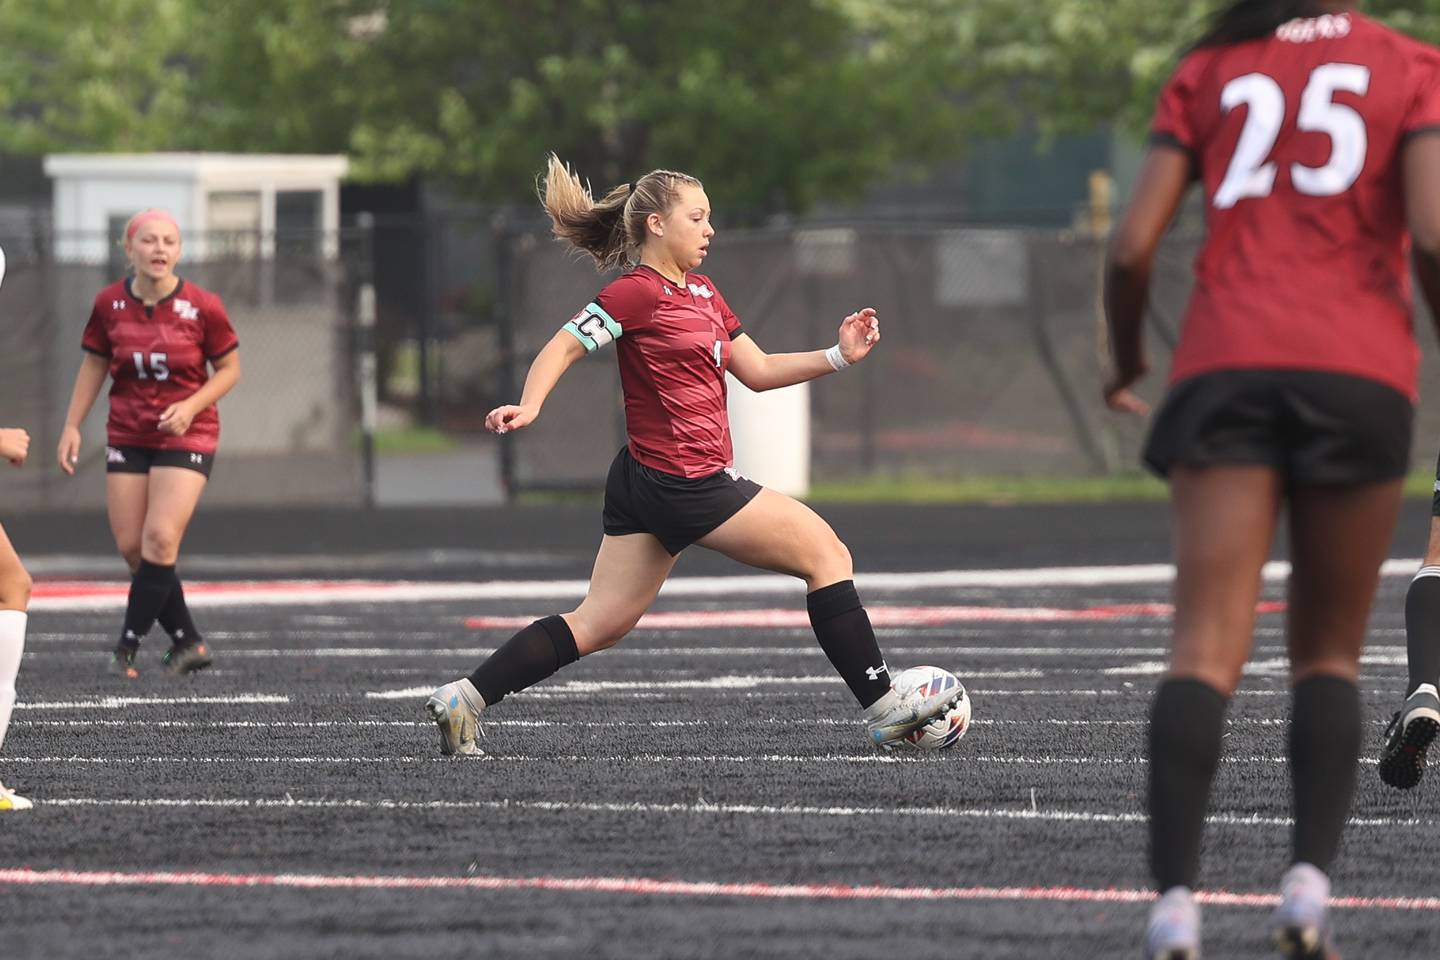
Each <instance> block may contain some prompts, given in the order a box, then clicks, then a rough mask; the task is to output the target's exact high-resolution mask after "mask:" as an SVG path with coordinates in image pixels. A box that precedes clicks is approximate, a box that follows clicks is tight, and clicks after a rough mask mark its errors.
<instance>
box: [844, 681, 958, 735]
mask: <svg viewBox="0 0 1440 960" xmlns="http://www.w3.org/2000/svg"><path fill="white" fill-rule="evenodd" d="M964 696H965V687H964V686H963V685H962V684H960V683H959V682H958V681H957V682H956V683H954V684H953V685H946V686H944V687H943V688H942V689H935V690H932V691H931V692H930V693H929V694H928V695H927V694H925V693H921V692H920V691H919V690H912V691H910V692H909V693H908V694H903V695H902V694H901V693H900V692H899V691H897V690H896V689H895V688H894V687H891V688H890V690H889V692H887V693H886V694H885V696H883V697H881V698H880V699H879V700H876V701H875V702H874V703H872V704H871V705H870V706H868V707H866V708H865V729H866V731H867V732H868V733H869V734H870V742H871V743H873V744H874V745H875V746H877V747H885V748H889V747H892V746H894V745H895V744H897V743H899V742H900V741H901V740H902V739H904V737H905V735H906V734H907V733H910V732H912V731H914V730H918V729H919V728H920V727H923V726H925V724H927V723H929V722H930V721H931V720H934V719H935V718H936V717H938V716H940V715H941V714H942V713H944V712H945V711H946V710H949V709H950V708H951V707H953V706H955V704H956V703H958V702H959V701H960V699H961V698H962V697H964Z"/></svg>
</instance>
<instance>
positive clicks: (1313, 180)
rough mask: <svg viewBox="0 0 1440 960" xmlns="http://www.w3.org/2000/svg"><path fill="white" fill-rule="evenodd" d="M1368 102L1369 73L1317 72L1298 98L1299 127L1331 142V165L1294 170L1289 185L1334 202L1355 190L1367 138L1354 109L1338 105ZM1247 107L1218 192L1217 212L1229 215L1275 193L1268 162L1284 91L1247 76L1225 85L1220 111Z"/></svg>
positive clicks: (1329, 68)
mask: <svg viewBox="0 0 1440 960" xmlns="http://www.w3.org/2000/svg"><path fill="white" fill-rule="evenodd" d="M1341 91H1343V92H1345V93H1353V94H1356V95H1357V96H1361V97H1363V96H1365V94H1366V93H1368V92H1369V91H1370V68H1369V67H1362V66H1360V65H1359V64H1354V63H1327V64H1324V65H1322V66H1319V67H1316V68H1315V70H1314V71H1313V72H1312V73H1311V74H1310V80H1309V81H1308V82H1307V83H1306V84H1305V92H1304V93H1302V94H1301V95H1300V114H1299V116H1298V117H1297V118H1296V121H1295V125H1296V126H1297V127H1299V128H1300V129H1301V130H1303V131H1305V132H1307V133H1323V134H1326V135H1327V136H1328V137H1329V138H1330V143H1331V150H1330V159H1329V160H1327V161H1326V162H1325V165H1324V166H1322V167H1307V166H1306V165H1305V164H1303V163H1292V164H1290V182H1291V184H1293V185H1294V187H1295V189H1296V190H1298V191H1300V192H1301V193H1305V194H1309V195H1310V196H1312V197H1333V196H1335V195H1337V194H1341V193H1344V192H1345V191H1346V190H1349V189H1350V188H1351V187H1352V186H1354V185H1355V181H1356V180H1358V179H1359V178H1360V171H1362V170H1363V169H1364V168H1365V153H1366V150H1367V149H1368V147H1369V136H1368V135H1367V133H1366V130H1365V118H1364V117H1362V116H1360V114H1359V113H1357V112H1356V111H1355V109H1354V108H1353V107H1348V106H1346V105H1345V104H1343V103H1336V102H1335V99H1334V98H1335V94H1336V93H1339V92H1341ZM1241 105H1244V106H1245V107H1246V108H1247V112H1246V114H1245V126H1244V127H1243V128H1242V129H1241V131H1240V142H1239V143H1238V144H1236V146H1235V156H1234V157H1232V158H1231V160H1230V168H1229V169H1228V170H1227V171H1226V172H1225V179H1224V181H1223V182H1221V184H1220V188H1219V189H1218V190H1216V191H1215V208H1216V209H1217V210H1229V209H1230V208H1231V207H1233V206H1235V204H1237V203H1239V202H1240V201H1241V200H1245V199H1248V198H1251V197H1268V196H1269V195H1270V193H1271V191H1272V190H1274V189H1275V175H1276V172H1277V169H1276V164H1275V163H1274V162H1273V161H1272V162H1269V163H1267V162H1266V161H1265V158H1266V157H1268V156H1269V155H1270V151H1271V150H1273V149H1274V148H1275V141H1276V140H1278V139H1279V138H1280V127H1281V126H1282V125H1283V124H1284V122H1285V91H1283V90H1281V89H1280V84H1278V83H1276V82H1275V80H1274V79H1273V78H1272V77H1269V76H1267V75H1266V74H1263V73H1247V74H1246V75H1245V76H1243V77H1236V78H1235V79H1234V80H1231V81H1230V82H1229V83H1227V84H1225V89H1224V90H1222V91H1221V93H1220V106H1221V107H1223V108H1224V110H1225V112H1226V113H1229V112H1230V111H1231V110H1234V109H1235V108H1236V107H1238V106H1241Z"/></svg>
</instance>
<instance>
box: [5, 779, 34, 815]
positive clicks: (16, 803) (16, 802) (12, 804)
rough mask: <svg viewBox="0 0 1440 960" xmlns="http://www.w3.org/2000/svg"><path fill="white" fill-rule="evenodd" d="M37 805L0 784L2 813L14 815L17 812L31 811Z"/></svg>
mask: <svg viewBox="0 0 1440 960" xmlns="http://www.w3.org/2000/svg"><path fill="white" fill-rule="evenodd" d="M34 806H35V804H33V803H31V802H30V801H29V800H26V799H25V798H24V797H22V796H20V794H18V793H16V792H15V791H14V790H11V789H10V788H9V787H7V786H5V784H3V783H0V813H14V812H15V811H17V810H31V809H33V808H34Z"/></svg>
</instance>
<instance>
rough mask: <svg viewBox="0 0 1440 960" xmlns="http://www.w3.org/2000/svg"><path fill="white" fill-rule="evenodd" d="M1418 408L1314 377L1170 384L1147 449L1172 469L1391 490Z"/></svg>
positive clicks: (1201, 378) (1257, 375)
mask: <svg viewBox="0 0 1440 960" xmlns="http://www.w3.org/2000/svg"><path fill="white" fill-rule="evenodd" d="M1414 419H1415V407H1414V405H1413V404H1412V403H1411V402H1410V399H1409V398H1408V397H1406V396H1405V395H1404V394H1403V393H1401V392H1400V391H1398V390H1395V389H1394V388H1393V387H1388V386H1386V385H1385V384H1383V383H1380V382H1378V381H1375V380H1370V379H1368V378H1365V377H1355V376H1350V375H1347V374H1341V373H1326V372H1324V371H1316V370H1222V371H1217V372H1215V373H1206V374H1200V375H1198V376H1194V377H1190V378H1188V379H1186V380H1183V381H1181V382H1180V383H1178V384H1176V385H1175V386H1174V388H1173V389H1172V390H1171V391H1170V395H1169V396H1168V397H1166V398H1165V402H1164V403H1163V404H1162V405H1161V407H1160V411H1159V413H1157V414H1156V416H1155V421H1154V423H1153V424H1152V426H1151V428H1150V437H1149V439H1148V440H1147V441H1146V444H1145V455H1144V456H1145V463H1146V464H1147V465H1148V466H1149V467H1150V468H1151V469H1152V470H1154V471H1155V472H1156V473H1158V474H1160V475H1161V476H1162V477H1163V476H1166V475H1168V474H1169V472H1170V468H1171V467H1174V466H1215V465H1220V464H1232V465H1234V464H1256V465H1261V466H1267V467H1274V468H1275V469H1276V470H1277V471H1279V472H1280V474H1281V475H1282V476H1283V477H1284V478H1285V484H1286V486H1287V487H1292V486H1348V485H1351V484H1361V483H1377V482H1381V481H1386V480H1394V479H1397V478H1399V477H1402V476H1404V475H1405V473H1406V471H1407V470H1408V469H1409V467H1410V430H1411V425H1412V424H1413V422H1414Z"/></svg>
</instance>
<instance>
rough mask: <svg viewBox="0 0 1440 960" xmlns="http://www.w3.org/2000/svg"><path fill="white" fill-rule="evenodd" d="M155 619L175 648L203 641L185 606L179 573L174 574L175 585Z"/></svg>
mask: <svg viewBox="0 0 1440 960" xmlns="http://www.w3.org/2000/svg"><path fill="white" fill-rule="evenodd" d="M155 619H156V620H157V621H158V622H159V623H160V627H161V629H163V630H164V631H165V632H166V633H168V634H170V640H171V642H173V643H174V644H175V646H177V647H188V646H191V645H192V644H196V643H199V642H200V641H201V640H202V639H204V638H202V637H201V636H200V631H199V630H197V629H195V621H194V620H193V619H191V617H190V608H189V607H188V606H186V604H185V587H184V585H183V584H182V583H181V581H180V574H179V573H176V574H175V585H174V586H173V587H172V588H171V590H170V595H169V596H168V597H166V598H165V606H163V607H161V608H160V613H159V615H158V616H157V617H156V618H155Z"/></svg>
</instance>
